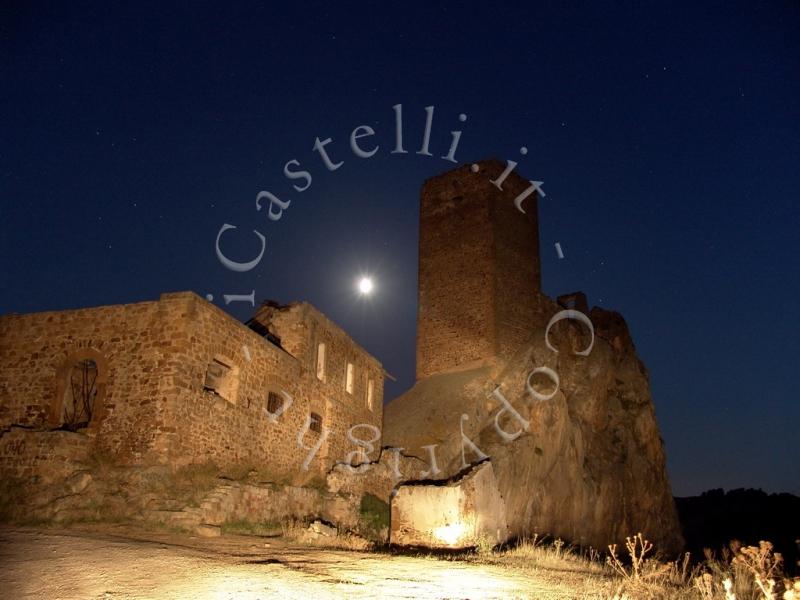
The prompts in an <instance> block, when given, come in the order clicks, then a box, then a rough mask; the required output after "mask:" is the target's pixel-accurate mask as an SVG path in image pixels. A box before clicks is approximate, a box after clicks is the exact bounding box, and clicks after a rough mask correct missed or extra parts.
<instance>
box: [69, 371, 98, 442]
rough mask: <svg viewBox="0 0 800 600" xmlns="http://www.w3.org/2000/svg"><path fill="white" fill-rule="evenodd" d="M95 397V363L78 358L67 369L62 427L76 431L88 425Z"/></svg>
mask: <svg viewBox="0 0 800 600" xmlns="http://www.w3.org/2000/svg"><path fill="white" fill-rule="evenodd" d="M96 398H97V363H96V362H94V361H93V360H91V359H86V360H80V361H78V362H77V363H75V364H74V365H72V368H71V369H70V371H69V375H68V378H67V382H66V386H65V390H64V411H63V414H62V419H63V423H64V429H67V430H69V431H78V430H79V429H84V428H86V427H88V426H89V421H91V420H92V410H94V401H95V399H96Z"/></svg>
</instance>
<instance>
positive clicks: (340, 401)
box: [0, 292, 383, 482]
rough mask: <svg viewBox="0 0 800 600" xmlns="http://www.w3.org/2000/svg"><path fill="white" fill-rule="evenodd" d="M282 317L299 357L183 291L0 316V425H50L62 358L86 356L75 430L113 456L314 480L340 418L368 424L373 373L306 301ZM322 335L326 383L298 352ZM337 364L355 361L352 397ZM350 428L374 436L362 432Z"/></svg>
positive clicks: (377, 415)
mask: <svg viewBox="0 0 800 600" xmlns="http://www.w3.org/2000/svg"><path fill="white" fill-rule="evenodd" d="M282 317H283V321H282V324H281V328H280V329H281V333H282V334H283V335H284V336H285V337H286V338H287V341H288V340H289V338H290V337H291V336H290V335H287V334H288V333H289V332H291V331H293V332H294V333H295V338H296V339H295V340H294V342H293V344H292V349H293V350H294V351H295V352H298V354H299V355H298V356H293V355H292V354H290V353H289V352H287V350H285V349H283V348H281V347H278V346H276V345H275V344H273V343H272V342H270V341H268V340H267V339H265V338H264V337H262V336H261V335H259V334H258V333H256V332H255V331H253V330H251V329H249V328H248V327H245V326H244V325H243V324H241V323H239V322H238V321H236V320H235V319H233V318H232V317H230V316H229V315H228V314H227V313H225V312H224V311H222V310H221V309H219V308H217V307H216V306H214V305H212V304H210V303H208V302H206V301H205V300H203V299H201V298H199V297H198V296H196V295H195V294H193V293H189V292H185V293H174V294H163V295H162V296H161V298H160V299H159V300H158V301H156V302H142V303H138V304H128V305H118V306H104V307H98V308H88V309H80V310H70V311H60V312H46V313H37V314H29V315H5V316H2V317H0V430H7V429H9V428H10V427H12V426H15V425H17V426H24V427H28V428H33V429H36V430H41V431H47V430H52V429H56V428H58V427H59V426H60V425H61V422H60V421H59V415H60V413H61V411H62V403H63V398H64V394H65V389H66V386H65V383H64V382H65V379H66V372H67V370H68V367H69V365H71V364H73V363H74V362H75V361H76V360H83V359H89V360H92V361H94V362H95V363H96V364H97V370H98V378H97V381H98V394H97V397H96V400H95V404H94V407H93V416H92V420H91V422H90V423H89V425H88V427H87V428H85V429H82V430H80V432H79V433H77V434H73V435H83V436H86V437H87V438H89V439H90V440H91V445H92V447H93V448H92V451H96V452H102V453H106V454H109V455H112V456H114V458H115V461H116V462H117V463H119V464H143V463H161V464H169V465H171V466H173V467H178V466H181V465H184V464H187V463H197V462H207V461H213V462H216V463H217V464H219V465H221V466H224V465H230V464H247V465H251V466H253V467H256V468H260V469H263V470H271V471H273V472H274V473H276V474H283V475H285V476H290V477H293V478H294V480H295V481H299V482H303V481H305V480H307V479H309V478H311V477H313V476H315V475H316V476H319V475H324V473H326V472H327V471H328V470H329V469H330V468H331V467H332V466H333V464H334V463H335V461H338V460H343V459H344V458H345V456H346V455H347V453H348V452H350V451H352V450H354V449H355V446H354V445H353V443H352V442H350V441H349V440H347V438H346V433H347V430H348V429H349V428H350V427H352V426H353V425H356V424H361V423H368V424H370V425H373V426H374V427H377V428H378V430H380V427H381V420H382V405H383V369H382V367H381V366H380V363H378V361H376V360H375V359H374V358H372V357H370V356H369V355H368V354H367V353H366V352H365V351H363V349H361V348H359V347H358V346H357V345H356V344H355V343H354V342H352V340H350V339H349V338H348V337H347V336H346V334H345V333H344V332H343V331H342V330H341V329H339V328H338V327H336V326H335V325H333V324H332V323H331V322H330V321H329V320H328V319H327V318H325V317H324V315H321V313H319V312H318V311H316V309H314V308H313V307H312V306H310V305H308V304H298V305H291V309H289V310H287V311H286V312H285V313H283V314H282ZM322 339H324V340H326V343H327V344H328V353H327V356H328V366H327V369H328V373H329V376H328V377H327V378H326V380H325V381H319V380H318V379H317V377H316V370H315V361H316V358H315V356H313V355H312V352H311V350H310V349H311V348H315V347H316V343H317V340H322ZM303 340H305V341H303ZM214 361H218V362H217V363H215V364H222V365H224V366H225V368H226V369H227V371H226V372H227V373H228V376H226V377H230V379H228V380H227V381H230V385H226V387H225V390H224V391H221V389H220V390H216V391H215V390H214V389H209V388H208V385H207V384H208V381H209V380H208V379H207V374H208V372H209V366H210V365H211V363H213V362H214ZM348 361H350V362H353V363H354V365H355V373H356V377H355V379H354V389H353V390H352V393H348V392H347V391H346V390H345V389H344V388H345V386H344V376H345V373H344V372H345V364H346V362H348ZM370 378H371V379H372V380H373V381H374V392H373V393H374V401H373V402H374V404H373V408H372V410H370V408H369V407H368V406H367V402H366V385H367V384H366V382H367V381H368V379H370ZM270 391H272V392H275V393H278V394H280V395H281V396H282V397H283V398H284V401H285V402H287V403H288V398H287V397H286V396H285V395H284V393H285V394H288V396H289V397H290V398H291V405H288V406H287V408H286V410H285V411H284V412H283V413H282V414H280V415H279V416H272V417H271V415H269V414H267V412H266V408H267V402H268V396H269V392H270ZM311 412H314V413H317V414H318V415H320V416H321V418H322V423H321V428H322V433H318V432H315V431H313V430H309V428H308V427H307V419H308V418H309V415H310V413H311ZM303 431H305V434H304V435H302V442H303V445H304V448H302V449H301V448H299V447H298V435H299V434H301V433H302V432H303ZM326 431H328V432H329V435H328V436H327V438H326V439H324V443H321V444H320V447H319V449H318V451H317V452H316V454H315V455H314V458H313V459H310V460H309V461H308V465H307V466H308V469H303V463H304V461H305V459H306V458H307V456H308V455H309V454H310V453H312V450H313V449H314V448H315V446H316V445H317V442H319V441H320V440H322V439H323V438H325V436H324V432H326ZM6 435H8V434H6ZM356 435H357V436H358V437H361V438H367V439H368V438H369V437H372V436H371V434H370V432H369V431H368V430H367V429H366V428H359V430H358V431H357V432H356ZM375 446H376V448H378V447H379V442H376V444H375Z"/></svg>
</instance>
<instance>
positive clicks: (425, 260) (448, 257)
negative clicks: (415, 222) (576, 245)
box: [417, 160, 541, 380]
mask: <svg viewBox="0 0 800 600" xmlns="http://www.w3.org/2000/svg"><path fill="white" fill-rule="evenodd" d="M479 166H480V170H479V171H478V172H477V173H473V172H472V171H471V170H470V167H469V166H464V167H461V168H458V169H455V170H453V171H449V172H447V173H444V174H442V175H439V176H437V177H433V178H431V179H429V180H427V181H426V182H425V184H424V185H423V187H422V197H421V203H420V234H419V292H418V293H419V309H418V314H417V379H418V380H419V379H424V378H425V377H428V376H430V375H435V374H438V373H443V372H447V371H451V370H460V369H467V368H471V367H475V366H479V365H481V364H488V363H490V362H491V361H492V360H493V359H495V358H499V357H507V356H508V355H509V354H510V353H513V351H514V350H516V349H517V347H519V344H521V343H523V342H524V341H525V339H526V338H527V337H528V335H529V334H530V325H531V323H533V322H534V318H535V316H536V313H537V310H538V307H539V306H540V290H541V277H540V264H539V226H538V217H537V197H536V196H537V195H536V194H535V193H533V194H531V195H530V196H528V197H527V198H526V199H525V200H524V202H523V203H522V207H523V209H524V210H525V211H526V212H525V214H523V213H521V212H520V211H519V210H517V208H516V207H515V206H514V199H515V198H516V197H517V195H519V194H520V193H521V192H523V191H524V190H525V189H527V188H528V187H530V185H531V184H530V182H528V181H527V180H525V179H523V178H522V177H520V176H519V175H517V174H516V173H513V172H512V173H511V174H510V175H509V176H508V177H507V178H506V179H505V180H504V181H503V182H502V183H501V187H502V190H501V189H498V188H497V186H495V185H494V184H493V183H492V181H493V180H495V181H496V180H497V178H498V176H499V175H500V174H501V173H502V172H503V170H504V168H505V165H504V164H503V163H501V162H499V161H497V160H489V161H484V162H481V163H479Z"/></svg>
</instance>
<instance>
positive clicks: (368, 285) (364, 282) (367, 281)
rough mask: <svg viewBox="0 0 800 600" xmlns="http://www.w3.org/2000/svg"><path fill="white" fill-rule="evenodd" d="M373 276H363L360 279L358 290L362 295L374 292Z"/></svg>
mask: <svg viewBox="0 0 800 600" xmlns="http://www.w3.org/2000/svg"><path fill="white" fill-rule="evenodd" d="M372 288H373V284H372V278H371V277H362V278H361V279H359V281H358V292H359V293H360V294H361V295H362V296H369V295H370V294H371V293H372Z"/></svg>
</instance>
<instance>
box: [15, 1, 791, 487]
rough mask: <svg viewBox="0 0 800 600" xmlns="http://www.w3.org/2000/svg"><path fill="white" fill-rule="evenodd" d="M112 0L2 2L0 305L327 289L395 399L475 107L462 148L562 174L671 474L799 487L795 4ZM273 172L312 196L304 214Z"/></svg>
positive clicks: (409, 372) (554, 291)
mask: <svg viewBox="0 0 800 600" xmlns="http://www.w3.org/2000/svg"><path fill="white" fill-rule="evenodd" d="M112 4H119V5H118V6H109V5H107V4H106V3H99V2H98V3H96V4H95V5H89V4H83V3H78V2H69V3H67V2H64V3H60V2H59V3H56V2H53V3H51V5H48V4H46V3H35V2H18V3H15V2H4V3H3V4H2V7H0V288H1V289H2V294H0V314H2V313H7V312H22V313H25V312H33V311H43V310H61V309H70V308H78V307H85V306H96V305H103V304H114V303H126V302H134V301H143V300H154V299H157V298H158V296H159V294H161V293H162V292H166V291H180V290H193V291H195V292H197V293H198V294H200V295H201V296H205V295H206V294H212V295H213V296H214V302H215V303H216V304H217V305H220V306H224V301H223V295H224V294H249V293H250V292H251V291H253V290H254V291H255V298H256V301H257V302H259V301H261V300H263V299H266V298H272V299H276V300H278V301H281V302H289V301H292V300H307V301H309V302H311V303H312V304H314V305H315V306H317V307H318V308H319V309H321V310H322V311H323V312H324V313H326V314H327V315H328V316H330V317H331V318H332V319H333V320H334V321H336V322H337V323H339V324H340V325H341V326H342V327H343V328H344V329H345V330H347V331H348V332H349V333H350V334H351V335H352V336H353V337H354V338H355V339H356V340H357V341H358V342H359V343H361V344H362V345H364V346H365V347H366V348H367V349H368V350H369V351H370V352H371V353H373V354H374V355H375V356H376V357H377V358H378V359H379V360H380V361H381V362H382V363H383V364H384V366H385V368H386V369H387V370H388V371H389V372H390V373H392V374H393V375H394V376H395V377H396V378H397V382H396V383H392V382H389V385H388V387H387V400H388V399H391V398H393V397H396V396H397V395H399V394H400V393H401V392H403V391H404V390H406V389H408V388H409V387H410V386H411V385H412V383H413V378H414V339H415V319H416V293H417V287H416V285H417V273H416V271H417V239H418V237H417V235H418V234H417V227H418V202H419V188H420V185H421V183H422V181H423V180H424V179H425V178H427V177H430V176H432V175H436V174H438V173H441V172H443V171H445V170H448V169H449V168H451V167H453V166H454V165H453V164H452V163H449V162H447V161H445V160H443V159H442V158H440V157H441V156H443V155H445V154H446V153H447V150H448V147H449V144H450V131H454V130H461V131H462V132H463V133H462V136H461V141H460V144H459V147H458V151H457V152H456V159H457V160H458V162H459V164H464V163H466V164H470V163H472V162H473V161H476V160H479V159H485V158H490V157H497V158H499V159H502V160H505V159H513V160H516V161H518V162H519V166H518V167H517V170H518V172H520V173H521V174H522V175H523V176H526V177H527V178H529V179H535V180H541V181H544V185H543V189H544V190H545V192H546V194H547V195H546V197H545V198H543V199H542V200H541V201H540V231H541V253H542V278H543V286H544V291H545V292H546V293H547V294H549V295H550V296H555V295H558V294H562V293H566V292H571V291H575V290H583V291H585V292H586V293H587V294H588V296H589V301H590V304H597V305H599V306H602V307H605V308H609V309H614V310H618V311H620V312H621V313H622V314H623V315H624V316H625V318H626V320H627V322H628V324H629V326H630V328H631V331H632V334H633V338H634V341H635V343H636V345H637V350H638V352H639V354H640V356H641V357H642V359H643V360H644V362H645V364H646V365H647V367H648V369H649V371H650V375H651V383H652V389H653V395H654V399H655V403H656V411H657V415H658V419H659V424H660V427H661V433H662V437H663V438H664V440H665V443H666V452H667V456H668V468H669V473H670V477H671V480H672V486H673V491H674V493H675V494H676V495H691V494H696V493H699V492H701V491H703V490H706V489H709V488H712V487H724V488H736V487H761V488H763V489H764V490H765V491H768V492H779V491H790V492H794V493H800V449H798V448H799V447H798V442H797V440H798V435H799V434H798V432H799V431H800V398H799V397H798V393H797V389H798V385H797V382H796V378H797V376H798V373H800V360H799V359H798V343H799V342H800V316H798V297H800V259H798V242H799V241H800V235H798V225H800V209H799V208H798V190H800V5H798V4H797V3H796V2H788V1H786V2H778V1H775V2H755V1H741V2H730V1H728V2H701V3H696V2H683V3H659V4H658V5H656V4H651V3H649V2H635V3H627V4H624V5H622V4H620V5H618V6H617V7H616V8H611V7H610V3H587V4H578V3H565V2H553V3H518V4H510V5H499V6H495V5H494V4H493V3H487V2H482V3H476V4H469V3H463V4H461V3H460V4H458V5H456V4H453V5H450V6H448V7H447V8H445V7H443V6H442V7H436V6H434V5H433V3H431V4H430V5H427V4H420V5H413V6H412V5H410V4H409V3H403V4H402V8H399V9H388V8H386V7H383V6H378V3H374V4H363V5H362V4H351V3H338V4H333V3H319V4H317V3H302V4H301V5H300V6H297V7H288V6H287V5H288V4H290V3H283V4H284V5H283V6H278V5H277V4H276V5H274V6H273V5H270V4H267V5H255V4H253V5H244V4H234V5H233V6H227V5H226V4H227V3H218V4H216V5H214V4H206V3H185V4H184V3H180V4H179V3H169V2H165V3H160V2H159V3H146V2H137V3H129V4H130V5H129V6H122V3H112ZM165 6H166V7H165ZM396 104H402V106H403V121H404V145H405V147H406V150H408V151H409V152H408V153H407V154H391V152H390V151H391V150H392V149H393V148H394V144H395V137H394V111H393V109H392V107H393V106H394V105H396ZM426 106H434V107H435V110H434V121H433V127H432V133H431V138H430V148H431V154H432V156H424V155H420V154H417V153H416V150H418V149H419V148H420V145H421V143H422V135H423V130H424V124H425V107H426ZM461 113H464V114H466V115H467V120H466V121H465V122H461V121H459V119H458V116H459V114H461ZM359 125H367V126H370V127H372V128H373V129H374V130H375V135H374V136H373V137H371V138H364V140H363V142H362V147H364V148H365V149H371V148H372V147H373V146H375V145H378V146H379V149H378V152H377V153H376V154H375V155H374V156H373V157H372V158H359V157H356V156H355V155H354V154H353V152H352V151H351V149H350V147H349V136H350V132H351V131H352V130H353V129H354V128H355V127H357V126H359ZM317 137H319V138H320V139H321V140H324V139H326V138H332V141H331V142H330V143H329V144H328V145H327V146H326V150H328V152H329V153H330V156H331V159H332V160H334V161H336V162H339V161H344V162H343V164H342V165H341V167H340V168H338V169H337V170H335V171H329V170H327V168H326V167H325V166H324V164H323V162H322V160H321V158H320V156H319V153H318V152H314V151H313V146H314V141H315V138H317ZM522 146H525V147H527V148H528V150H529V152H528V154H527V155H526V156H522V155H521V154H520V152H519V149H520V148H521V147H522ZM291 159H295V160H297V161H299V163H300V164H301V167H299V168H298V169H297V170H308V171H309V172H310V174H311V176H312V178H313V179H312V184H311V186H310V187H309V188H308V189H307V190H305V191H304V192H302V193H300V192H297V191H295V190H294V189H293V188H292V185H293V184H294V185H300V186H302V185H303V184H304V180H294V181H290V180H289V179H287V178H286V177H284V175H283V169H284V165H285V164H286V163H287V161H289V160H291ZM262 190H267V191H270V192H271V193H273V194H275V196H276V197H278V198H280V199H281V201H283V202H288V201H291V204H290V205H289V207H288V208H287V209H286V210H284V211H283V215H282V217H281V219H280V220H278V221H270V220H269V219H267V216H266V204H265V206H264V210H261V211H257V210H256V205H255V199H256V195H257V194H258V193H259V192H260V191H262ZM225 223H228V224H232V225H235V226H236V227H237V230H235V231H234V230H231V231H228V232H226V233H225V234H224V236H223V242H222V246H223V249H224V251H225V253H226V254H227V255H228V256H229V257H230V258H231V259H234V260H238V261H246V260H251V259H252V258H253V257H254V256H255V255H256V254H257V253H258V250H259V248H260V243H259V241H258V238H257V237H256V236H255V235H254V234H253V233H252V232H253V230H257V231H259V232H261V233H262V234H263V235H264V236H265V238H266V251H265V253H264V257H263V259H262V260H261V262H260V263H259V264H258V266H257V267H256V268H254V269H252V270H251V271H248V272H246V273H240V272H233V271H230V270H227V269H226V268H225V267H224V266H223V265H222V264H221V263H220V261H219V260H218V259H217V257H216V255H215V250H214V243H215V238H216V236H217V232H218V231H219V230H220V228H221V226H222V225H223V224H225ZM556 242H558V243H559V244H560V245H561V248H562V249H563V253H564V258H563V259H559V257H558V255H557V252H556V249H555V247H554V244H555V243H556ZM362 273H369V274H371V275H372V276H373V277H374V279H375V285H376V293H375V294H374V295H373V296H372V297H371V298H370V299H369V300H365V299H363V298H359V297H358V296H357V294H356V292H355V280H356V278H357V277H358V276H359V275H361V274H362ZM227 310H228V311H229V312H230V313H231V314H233V315H234V316H236V317H237V318H240V319H245V318H247V317H248V316H249V314H250V312H251V310H252V309H251V308H250V307H249V305H248V304H247V303H245V302H233V303H231V304H230V305H229V306H228V307H227Z"/></svg>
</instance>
